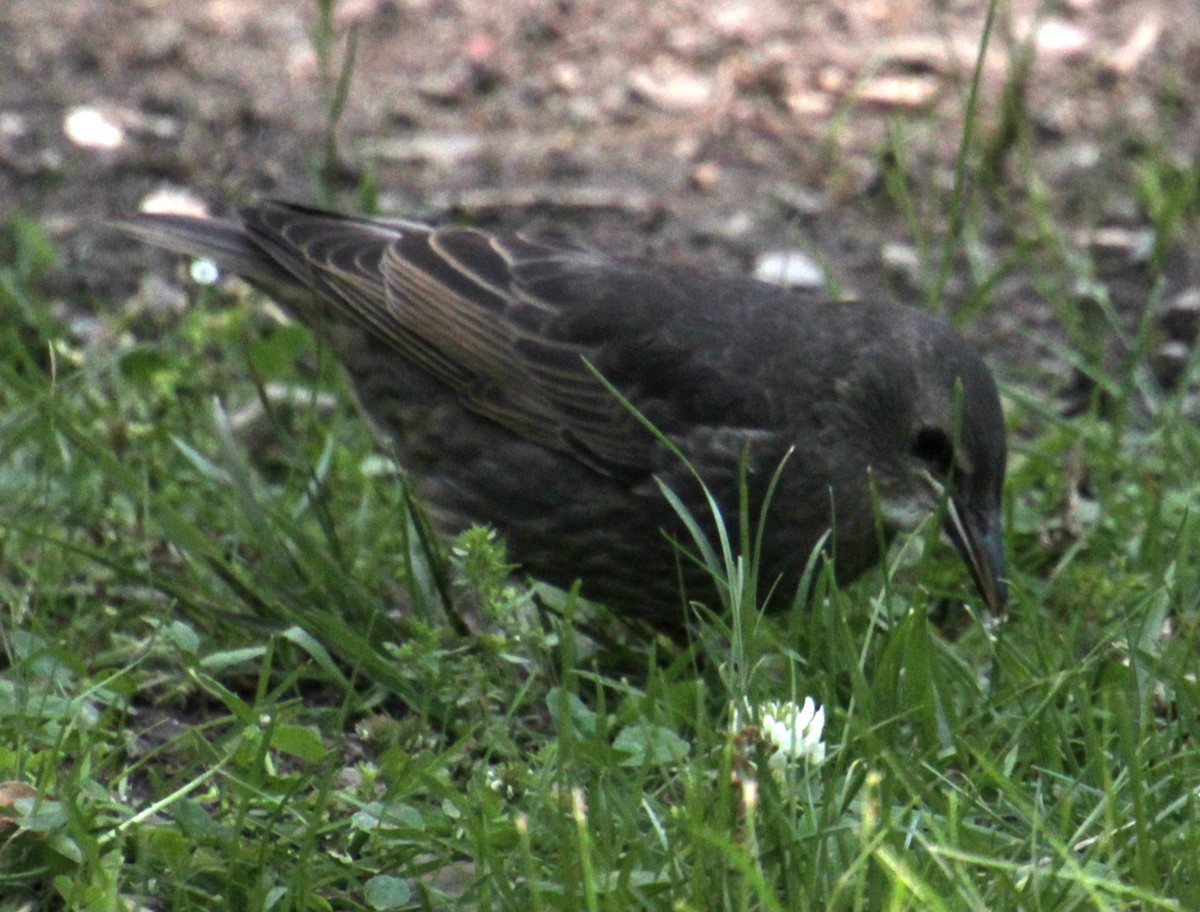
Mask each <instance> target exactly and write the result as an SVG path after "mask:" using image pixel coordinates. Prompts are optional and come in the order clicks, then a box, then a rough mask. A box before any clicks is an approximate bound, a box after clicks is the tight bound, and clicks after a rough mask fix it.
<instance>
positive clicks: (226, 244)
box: [113, 214, 295, 289]
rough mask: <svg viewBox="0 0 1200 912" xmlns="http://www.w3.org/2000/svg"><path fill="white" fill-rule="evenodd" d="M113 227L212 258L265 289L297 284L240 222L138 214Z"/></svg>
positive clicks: (158, 244)
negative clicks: (253, 239)
mask: <svg viewBox="0 0 1200 912" xmlns="http://www.w3.org/2000/svg"><path fill="white" fill-rule="evenodd" d="M113 226H114V227H115V228H117V229H118V230H120V231H124V232H125V233H126V234H129V235H132V236H133V237H135V238H138V239H139V240H141V241H145V242H146V243H148V244H151V245H153V246H156V247H165V248H166V249H167V250H173V251H175V252H176V253H182V254H184V255H185V256H191V257H197V258H207V259H211V260H213V261H214V262H215V263H216V264H217V265H218V266H219V267H221V268H222V269H225V270H228V271H229V272H234V273H237V274H238V275H240V276H242V277H243V278H245V279H247V280H248V281H250V282H252V283H253V284H255V285H259V286H261V287H263V288H266V289H279V288H286V287H288V286H291V285H295V279H293V278H292V277H291V276H289V275H288V273H287V271H286V270H284V269H283V268H281V267H280V265H279V264H278V263H277V262H276V261H275V260H274V259H272V258H271V257H270V256H268V255H267V254H266V253H264V252H263V250H262V248H261V247H259V246H258V245H256V244H255V243H254V242H253V241H252V240H251V239H250V236H249V235H248V234H247V233H246V229H245V228H244V227H243V226H242V225H241V224H240V223H238V222H233V221H228V220H225V219H209V218H194V217H192V216H186V215H151V214H139V215H135V216H133V217H131V218H128V219H122V220H120V221H116V222H114V223H113Z"/></svg>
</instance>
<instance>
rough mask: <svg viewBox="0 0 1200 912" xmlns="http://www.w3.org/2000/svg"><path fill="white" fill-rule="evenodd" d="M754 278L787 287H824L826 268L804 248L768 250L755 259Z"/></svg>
mask: <svg viewBox="0 0 1200 912" xmlns="http://www.w3.org/2000/svg"><path fill="white" fill-rule="evenodd" d="M754 278H756V279H758V280H759V281H760V282H770V283H772V284H774V285H783V286H784V287H785V288H822V287H824V285H825V270H823V269H822V268H821V266H820V265H819V264H818V263H817V262H816V261H815V260H813V259H812V257H810V256H809V255H808V254H807V253H806V252H804V251H803V250H799V249H796V248H790V249H788V250H768V251H766V252H765V253H763V254H761V255H760V256H759V257H758V259H757V260H756V261H755V263H754Z"/></svg>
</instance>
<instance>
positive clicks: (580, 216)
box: [0, 0, 1200, 388]
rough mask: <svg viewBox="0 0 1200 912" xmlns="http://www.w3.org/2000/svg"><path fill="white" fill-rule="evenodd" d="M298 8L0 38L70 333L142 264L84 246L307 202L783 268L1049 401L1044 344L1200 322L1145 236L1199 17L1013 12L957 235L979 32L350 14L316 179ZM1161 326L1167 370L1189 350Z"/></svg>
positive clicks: (7, 178)
mask: <svg viewBox="0 0 1200 912" xmlns="http://www.w3.org/2000/svg"><path fill="white" fill-rule="evenodd" d="M317 6H318V4H316V3H310V2H301V0H270V2H260V0H255V2H239V0H72V2H70V3H10V4H4V5H3V6H2V7H0V46H3V47H4V48H6V49H7V50H6V53H5V54H4V55H0V214H7V213H12V212H15V211H18V210H20V211H24V212H26V213H27V214H30V215H32V216H34V217H35V218H36V219H37V220H39V221H40V222H42V223H44V224H45V225H47V226H48V228H49V229H50V231H51V232H52V234H53V236H54V237H55V239H56V240H57V241H58V243H59V244H60V250H61V257H60V262H59V266H58V270H57V275H56V278H55V288H56V291H57V293H59V294H60V295H61V296H62V298H63V299H64V301H66V302H69V303H67V304H66V305H65V306H66V307H67V308H68V309H69V310H73V311H74V310H81V311H83V312H86V311H88V310H89V309H91V308H98V307H101V306H103V303H104V302H106V301H111V300H112V299H113V298H114V297H115V298H116V299H118V300H120V299H122V298H124V297H127V296H128V295H130V294H131V293H133V291H134V290H135V287H136V285H137V282H138V276H139V275H140V274H142V273H143V272H144V271H145V268H146V265H147V254H146V253H145V252H144V251H143V250H141V249H139V248H138V247H137V246H136V245H135V244H133V243H131V242H129V241H128V240H126V239H124V238H122V237H120V236H116V235H114V234H112V233H111V232H106V231H105V230H104V228H103V221H104V220H105V219H108V218H112V217H115V216H120V215H122V214H124V213H128V212H130V211H131V210H133V209H135V208H136V207H137V206H138V205H139V203H140V202H141V201H143V200H144V199H146V198H147V197H148V196H150V195H153V194H162V193H171V192H175V191H186V192H187V193H188V194H190V195H191V196H192V197H193V198H194V199H195V200H196V201H200V202H203V203H205V204H208V205H209V206H210V207H211V208H212V209H213V210H214V211H217V212H219V211H222V210H227V209H228V208H230V207H231V206H233V205H236V203H237V202H238V201H241V200H246V199H248V198H251V197H254V196H258V195H271V196H279V197H285V198H290V199H298V200H313V199H314V196H315V188H316V187H318V186H324V187H326V188H329V189H330V190H331V191H332V193H331V194H327V196H328V195H332V196H333V197H335V198H333V199H329V198H327V199H325V200H324V202H335V203H337V204H339V205H341V206H344V207H348V208H353V207H355V206H356V205H358V204H359V203H358V200H359V199H360V197H361V194H359V193H357V190H358V189H359V188H361V187H362V186H363V185H364V184H368V185H372V186H374V187H376V188H377V190H378V194H377V197H376V200H377V203H378V207H379V209H380V210H381V211H384V212H388V213H396V214H408V215H411V214H414V213H415V214H418V215H425V216H429V217H433V218H438V217H445V216H447V215H448V214H449V213H450V212H451V211H454V212H457V214H458V215H459V216H464V215H465V216H466V217H469V218H471V219H473V220H476V221H480V222H485V223H489V224H499V225H514V226H515V225H528V224H530V223H532V224H533V225H535V226H536V227H538V228H541V229H546V230H556V231H566V232H568V233H571V234H575V235H578V236H579V237H581V238H587V239H589V240H591V241H592V242H594V243H596V244H597V245H598V246H601V247H604V248H607V249H610V250H613V251H617V252H634V253H654V254H655V255H659V256H664V257H668V258H672V259H676V260H684V261H690V262H695V263H698V264H701V263H702V264H717V265H720V266H723V267H728V268H733V269H739V270H744V271H748V270H752V269H755V268H756V267H757V268H765V269H770V268H772V259H771V254H772V253H773V252H783V253H785V254H788V256H789V257H790V260H787V261H788V262H791V264H792V268H793V270H794V273H793V276H792V278H793V280H794V281H796V282H797V283H799V284H800V285H802V286H809V287H810V290H811V287H812V286H814V285H817V286H820V285H822V277H821V275H820V271H821V270H824V271H825V277H826V278H829V279H832V287H833V289H834V291H836V293H838V294H848V295H856V296H874V295H880V294H884V295H888V296H891V297H894V298H897V299H900V300H909V301H915V302H923V301H924V302H927V303H930V304H933V306H938V307H945V308H946V309H947V310H948V311H950V312H954V311H955V310H956V309H957V308H961V307H962V306H964V302H974V303H975V304H979V305H985V306H979V307H977V308H975V309H977V310H979V311H981V316H980V319H979V320H975V321H968V322H969V323H970V325H968V326H967V327H966V329H967V331H968V332H969V333H970V334H972V335H973V336H974V337H975V338H976V339H977V340H978V341H980V342H981V344H983V345H984V347H985V348H988V349H989V350H990V351H991V352H992V353H993V354H994V355H995V356H996V357H995V360H997V361H999V362H1000V363H1001V364H1003V365H1004V366H1003V367H1002V368H1001V373H1002V374H1005V375H1006V376H1008V377H1009V378H1010V379H1017V378H1021V377H1025V378H1027V379H1028V378H1035V379H1037V382H1039V383H1040V382H1041V378H1042V376H1043V374H1044V373H1045V372H1047V371H1048V372H1050V373H1051V374H1053V375H1057V376H1058V377H1059V378H1060V379H1062V380H1063V383H1062V384H1061V387H1062V388H1066V387H1067V386H1069V380H1070V371H1069V370H1068V369H1067V368H1066V367H1065V365H1063V364H1061V363H1059V362H1058V360H1057V358H1056V356H1055V355H1054V352H1053V351H1052V350H1050V349H1048V348H1047V347H1046V346H1045V345H1044V343H1045V342H1046V341H1047V340H1052V339H1064V338H1067V337H1072V341H1073V342H1075V343H1076V344H1077V347H1078V343H1079V342H1080V341H1081V338H1082V339H1083V341H1085V342H1086V345H1085V346H1084V347H1085V348H1087V347H1093V348H1095V349H1096V350H1097V351H1102V352H1104V353H1106V354H1107V355H1112V354H1114V353H1115V354H1116V355H1117V356H1120V355H1121V354H1122V352H1121V351H1120V349H1121V339H1120V336H1121V334H1120V332H1119V331H1118V332H1116V333H1115V334H1114V332H1113V327H1112V326H1109V325H1106V324H1105V319H1106V314H1107V318H1109V319H1111V317H1112V315H1113V314H1114V313H1115V314H1119V315H1120V318H1121V320H1122V321H1124V323H1125V324H1126V327H1132V326H1134V325H1136V324H1137V323H1138V321H1139V319H1140V318H1141V316H1142V315H1143V314H1144V313H1145V312H1146V309H1147V307H1153V308H1155V309H1156V310H1157V311H1162V312H1167V311H1171V310H1172V309H1173V308H1174V309H1175V310H1179V309H1180V308H1182V309H1183V310H1187V309H1188V308H1189V307H1191V308H1193V309H1195V308H1196V307H1197V306H1198V302H1197V300H1196V298H1197V293H1196V292H1195V291H1194V290H1193V289H1192V286H1193V283H1195V282H1196V281H1197V275H1198V274H1200V270H1198V268H1197V267H1198V256H1197V248H1196V245H1195V244H1194V243H1191V244H1189V243H1188V238H1187V236H1186V235H1183V234H1180V233H1179V231H1176V230H1175V228H1176V227H1177V226H1176V225H1174V224H1167V226H1166V227H1167V230H1166V231H1164V230H1163V229H1164V214H1163V211H1162V209H1163V207H1164V206H1166V207H1167V208H1168V209H1169V206H1170V199H1169V195H1170V192H1171V190H1172V186H1171V181H1172V179H1173V178H1179V179H1186V175H1187V174H1188V169H1189V168H1190V169H1193V172H1194V162H1195V161H1196V157H1197V149H1198V148H1200V129H1198V127H1200V125H1198V123H1197V116H1196V108H1195V106H1194V105H1192V104H1190V103H1189V99H1193V98H1195V97H1197V95H1198V94H1200V7H1197V6H1196V4H1194V3H1192V2H1190V0H1170V2H1158V0H1144V2H1114V0H1062V2H1058V3H1049V4H1046V3H1037V2H1033V0H1011V2H1001V3H1000V4H999V6H998V8H997V14H996V20H995V24H994V28H993V31H992V34H991V40H990V47H989V52H988V55H987V58H986V62H985V66H984V67H983V71H982V72H983V80H982V89H981V93H980V99H979V114H978V120H977V125H978V131H977V135H976V137H975V143H976V144H975V146H974V151H973V154H972V156H971V158H970V160H969V165H970V167H969V169H968V172H967V173H968V180H967V183H966V187H967V189H968V190H970V191H971V192H970V194H969V197H966V198H969V200H970V202H969V203H965V204H964V203H962V202H961V201H958V202H956V201H955V200H954V199H953V198H952V188H953V187H954V169H955V164H956V156H957V153H958V150H959V147H960V142H961V139H962V131H963V124H964V122H965V119H964V115H965V112H966V107H967V98H968V95H969V91H970V82H971V75H972V67H973V64H974V61H975V55H976V53H977V49H978V46H979V42H980V38H981V35H982V33H983V28H984V21H985V15H986V7H987V5H986V4H985V3H984V2H982V0H967V2H943V3H930V2H917V0H892V2H888V0H871V2H858V0H854V2H848V0H847V2H824V3H785V2H778V0H758V2H748V0H725V2H718V3H711V2H707V0H677V2H670V3H643V2H638V0H558V2H545V0H544V2H518V3H496V2H481V0H343V2H340V3H336V4H335V5H334V7H333V17H332V25H333V32H334V35H335V38H336V39H337V40H336V41H335V43H334V48H333V52H332V54H333V61H332V64H331V65H330V66H329V67H326V68H325V69H326V72H327V73H329V72H332V73H334V74H336V71H337V67H338V66H339V65H340V61H341V59H342V56H343V54H344V50H345V44H344V41H343V39H344V37H345V35H346V34H347V33H348V32H349V31H350V30H351V29H355V30H357V60H356V61H355V64H354V67H353V76H352V80H353V81H352V83H351V86H350V91H349V97H348V101H347V103H346V106H345V110H344V112H343V114H342V116H341V119H340V122H339V123H338V125H337V129H336V136H337V138H338V140H339V151H338V161H339V167H338V168H337V169H334V170H333V171H332V172H331V171H329V170H328V169H326V171H325V172H324V174H323V175H322V176H321V177H318V171H319V170H320V167H321V162H322V156H323V153H324V151H325V145H324V137H325V135H326V127H327V124H328V117H329V111H330V107H331V105H330V102H329V98H330V97H331V88H330V86H329V80H328V77H327V78H326V79H325V80H324V81H323V80H322V69H323V68H322V63H321V58H320V54H319V52H318V50H317V47H318V46H319V42H314V40H313V35H314V34H315V33H317V32H318V31H319V30H318V29H317V20H318V13H317ZM1180 175H1183V177H1182V178H1180ZM1192 179H1193V181H1194V173H1193V174H1192ZM1156 194H1157V195H1158V196H1157V198H1156ZM1164 194H1165V195H1166V196H1167V197H1168V199H1167V200H1166V201H1165V202H1164V200H1163V199H1162V198H1161V197H1162V196H1163V195H1164ZM956 205H957V206H958V208H957V209H955V208H954V207H955V206H956ZM952 211H955V212H957V216H956V217H958V218H960V219H961V220H962V222H963V225H964V231H963V235H962V239H961V241H957V242H955V243H954V244H953V245H952V247H951V250H952V252H953V257H952V262H951V264H950V265H951V267H952V268H951V269H950V270H949V272H948V274H947V278H948V281H947V282H946V284H945V288H944V294H943V293H942V289H941V285H940V281H939V278H938V277H939V273H940V265H941V260H940V258H941V256H942V250H943V247H942V242H943V240H944V238H945V237H946V234H947V232H948V231H949V230H950V229H951V227H952V224H951V223H952V218H951V216H950V215H949V213H950V212H952ZM1168 216H1169V212H1168ZM1168 222H1169V218H1168ZM813 267H815V268H816V269H817V270H818V274H817V275H816V276H814V275H812V271H813ZM1160 282H1161V284H1156V283H1160ZM814 293H824V289H823V288H818V289H816V290H815V291H814ZM933 299H936V300H933ZM1110 303H1111V305H1112V308H1111V310H1106V308H1107V307H1108V305H1109V304H1110ZM1092 305H1099V306H1098V307H1092ZM1180 323H1182V324H1183V325H1182V326H1181V327H1180V326H1179V325H1178V324H1180ZM1162 325H1163V326H1166V327H1167V328H1166V329H1163V330H1162V331H1161V333H1160V335H1161V336H1162V338H1163V340H1164V341H1165V342H1167V343H1171V342H1174V343H1176V344H1175V346H1174V348H1175V350H1176V355H1175V356H1174V357H1176V359H1178V358H1180V357H1186V351H1182V354H1181V353H1180V352H1181V345H1180V344H1178V343H1182V346H1183V348H1186V346H1187V345H1188V344H1190V342H1191V341H1192V336H1194V333H1195V328H1194V321H1190V318H1189V316H1188V315H1187V314H1185V315H1184V317H1183V318H1182V320H1176V321H1175V323H1172V322H1171V319H1170V317H1169V316H1168V317H1167V318H1166V320H1165V322H1164V323H1163V324H1162ZM1156 344H1157V343H1156ZM1171 357H1172V356H1171V355H1170V354H1169V352H1168V353H1167V354H1166V355H1164V356H1163V357H1162V358H1159V361H1163V359H1164V358H1165V362H1164V364H1165V366H1162V365H1160V366H1161V367H1162V372H1163V376H1166V375H1167V374H1168V373H1169V372H1170V371H1171V370H1173V369H1175V368H1172V367H1171V364H1170V363H1169V362H1170V361H1171Z"/></svg>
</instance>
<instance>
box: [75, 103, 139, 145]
mask: <svg viewBox="0 0 1200 912" xmlns="http://www.w3.org/2000/svg"><path fill="white" fill-rule="evenodd" d="M63 132H64V133H66V134H67V139H69V140H70V141H71V142H73V143H74V144H75V145H77V146H82V147H83V148H85V149H103V150H112V149H119V148H120V147H121V145H122V144H123V143H124V142H125V131H124V130H122V129H121V127H120V126H118V125H117V124H115V123H113V121H112V120H110V119H109V118H108V117H107V116H106V115H105V114H104V113H103V112H102V111H100V110H99V109H97V108H92V107H88V106H86V105H85V106H81V107H77V108H72V109H71V110H70V111H68V112H67V114H66V116H65V117H64V118H63Z"/></svg>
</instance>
